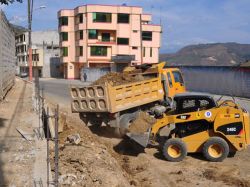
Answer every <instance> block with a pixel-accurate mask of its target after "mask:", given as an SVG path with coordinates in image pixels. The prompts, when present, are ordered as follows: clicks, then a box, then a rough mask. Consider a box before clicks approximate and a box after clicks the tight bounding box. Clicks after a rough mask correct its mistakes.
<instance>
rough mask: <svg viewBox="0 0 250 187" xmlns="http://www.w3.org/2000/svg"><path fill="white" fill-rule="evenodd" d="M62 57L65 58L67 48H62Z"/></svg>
mask: <svg viewBox="0 0 250 187" xmlns="http://www.w3.org/2000/svg"><path fill="white" fill-rule="evenodd" d="M61 50H62V51H61V52H62V56H63V57H67V56H68V47H62V49H61Z"/></svg>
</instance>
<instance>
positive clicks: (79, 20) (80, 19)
mask: <svg viewBox="0 0 250 187" xmlns="http://www.w3.org/2000/svg"><path fill="white" fill-rule="evenodd" d="M77 19H78V23H83V14H78V15H77Z"/></svg>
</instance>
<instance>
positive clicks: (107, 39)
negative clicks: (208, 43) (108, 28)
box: [102, 33, 110, 42]
mask: <svg viewBox="0 0 250 187" xmlns="http://www.w3.org/2000/svg"><path fill="white" fill-rule="evenodd" d="M102 41H103V42H110V33H102Z"/></svg>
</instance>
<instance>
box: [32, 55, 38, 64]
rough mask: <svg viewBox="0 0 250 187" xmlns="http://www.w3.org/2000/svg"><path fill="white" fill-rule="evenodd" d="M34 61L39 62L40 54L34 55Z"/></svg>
mask: <svg viewBox="0 0 250 187" xmlns="http://www.w3.org/2000/svg"><path fill="white" fill-rule="evenodd" d="M32 61H35V62H37V61H39V54H32Z"/></svg>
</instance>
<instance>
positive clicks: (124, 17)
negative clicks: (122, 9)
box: [117, 14, 129, 23]
mask: <svg viewBox="0 0 250 187" xmlns="http://www.w3.org/2000/svg"><path fill="white" fill-rule="evenodd" d="M117 23H129V14H118V18H117Z"/></svg>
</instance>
